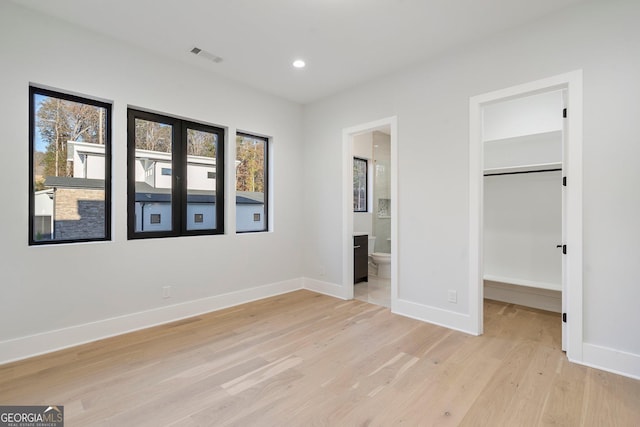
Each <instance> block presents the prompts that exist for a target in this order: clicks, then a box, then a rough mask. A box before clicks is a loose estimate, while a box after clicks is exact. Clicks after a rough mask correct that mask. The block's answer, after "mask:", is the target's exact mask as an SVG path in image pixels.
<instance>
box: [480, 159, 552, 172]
mask: <svg viewBox="0 0 640 427" xmlns="http://www.w3.org/2000/svg"><path fill="white" fill-rule="evenodd" d="M551 169H562V162H550V163H537V164H533V165H519V166H505V167H502V168H489V169H485V170H484V174H485V175H487V174H499V173H514V172H536V171H545V170H551Z"/></svg>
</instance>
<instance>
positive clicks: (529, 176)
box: [469, 71, 582, 359]
mask: <svg viewBox="0 0 640 427" xmlns="http://www.w3.org/2000/svg"><path fill="white" fill-rule="evenodd" d="M544 99H547V100H549V99H555V100H556V101H557V104H558V108H557V110H558V111H556V112H555V113H556V114H558V115H559V116H557V117H560V118H561V121H560V122H559V123H560V128H558V127H557V126H556V128H555V129H546V131H547V132H544V130H545V129H542V131H541V132H535V131H534V132H529V134H527V133H526V132H524V133H523V132H520V135H516V134H517V133H518V132H519V131H518V130H515V129H514V126H511V128H510V129H509V130H508V132H511V134H510V135H506V134H503V135H498V134H499V133H500V132H501V131H504V128H503V129H502V130H498V131H497V134H496V129H493V128H492V127H491V126H493V124H495V123H496V122H495V121H494V123H489V124H488V123H487V120H488V119H489V118H490V117H492V115H493V116H494V117H497V115H496V114H497V112H498V113H500V114H502V116H503V118H504V117H509V114H510V113H513V111H514V109H515V105H517V104H518V103H520V104H527V103H528V104H530V105H533V104H535V103H536V102H537V101H540V100H544ZM558 100H559V101H558ZM521 101H522V102H521ZM512 106H513V107H514V109H512V108H511V107H512ZM564 108H566V110H564ZM501 110H502V111H501ZM563 110H564V111H563ZM563 113H564V114H566V117H565V118H562V115H563ZM498 115H499V114H498ZM508 121H509V123H510V124H512V125H513V124H514V123H517V118H516V117H515V115H514V116H512V117H510V118H509V120H508ZM532 122H533V124H534V125H539V124H540V122H541V120H534V121H530V123H529V124H531V123H532ZM556 124H557V123H556ZM515 127H517V126H515ZM543 128H544V126H543ZM520 130H521V129H520ZM539 130H540V129H539ZM492 132H493V133H494V135H492V136H491V134H492ZM514 132H515V133H514ZM581 132H582V73H581V71H575V72H572V73H567V74H563V75H560V76H555V77H551V78H548V79H544V80H539V81H535V82H531V83H527V84H524V85H519V86H515V87H511V88H507V89H503V90H499V91H495V92H491V93H488V94H484V95H479V96H476V97H473V98H471V100H470V221H471V223H470V228H469V229H470V257H469V258H470V270H469V271H470V280H469V283H470V288H469V291H470V300H471V315H472V319H474V320H475V327H476V332H477V333H478V334H481V333H482V332H483V316H484V307H483V301H484V293H485V286H484V283H485V279H489V280H492V281H493V282H507V283H508V282H516V283H511V284H512V285H516V286H524V287H525V288H526V289H539V288H545V287H546V288H547V289H543V291H542V292H544V291H546V292H553V291H549V289H554V290H555V291H556V292H558V291H559V292H561V296H562V299H561V302H559V304H558V305H559V306H560V307H559V310H558V311H561V312H562V313H563V315H562V316H560V315H559V316H558V322H559V323H560V324H561V325H562V341H563V346H562V347H563V349H565V350H566V351H567V355H568V357H569V358H570V359H579V358H581V349H582V208H581V205H582V202H581V197H582V182H581V176H582V163H581V146H582V144H581V138H582V134H581ZM496 135H497V136H498V137H496ZM501 136H503V137H505V138H500V137H501ZM514 136H518V137H519V138H513V137H514ZM558 138H560V139H558ZM488 141H491V142H490V143H489V145H487V142H488ZM545 144H546V145H545ZM554 144H556V145H554ZM514 147H518V150H517V151H513V149H514ZM523 147H525V148H524V149H523ZM509 150H511V151H509ZM554 150H555V151H554ZM523 154H526V155H527V156H529V157H530V158H534V159H536V160H534V161H530V159H529V160H527V161H522V160H523V159H522V158H521V157H522V155H523ZM505 159H508V161H510V162H512V164H507V163H505ZM514 159H515V160H514ZM519 161H520V164H518V162H519ZM513 162H515V163H513ZM492 169H493V170H492ZM487 172H488V173H487ZM485 175H489V176H490V179H491V180H492V181H491V183H488V181H487V178H486V177H485ZM556 175H557V176H556ZM502 177H506V179H502ZM563 183H565V184H567V185H566V186H563ZM556 185H557V186H558V187H560V188H559V189H558V188H557V187H555V186H556ZM510 186H511V187H513V186H520V189H523V190H524V189H526V190H525V191H521V192H520V193H518V192H517V190H514V188H509V187H510ZM554 188H555V189H554ZM534 189H535V190H534ZM541 189H543V190H541ZM506 191H512V194H513V195H514V198H513V199H512V200H511V201H510V202H509V201H507V202H506V203H513V204H515V205H517V209H511V208H510V210H515V211H518V210H519V211H520V212H521V213H523V214H524V213H526V214H527V215H530V212H528V209H529V210H531V209H534V208H533V207H534V206H536V203H547V202H548V200H549V195H548V192H549V191H551V192H552V193H553V192H555V193H553V194H552V195H551V196H550V197H551V199H553V200H556V202H557V203H558V204H559V205H556V206H553V208H552V210H551V212H550V213H549V212H546V213H545V214H543V216H544V215H546V216H547V217H546V218H543V219H538V220H536V221H537V222H538V224H536V226H535V227H533V228H531V227H530V229H529V230H528V231H527V232H529V233H530V234H531V235H530V236H529V237H527V238H526V239H525V240H527V241H528V243H529V244H533V246H535V245H538V246H540V247H541V248H542V247H543V246H544V249H542V252H540V253H541V255H539V256H538V255H536V257H537V258H536V259H535V260H534V261H532V257H531V256H529V257H528V258H527V265H524V264H523V263H522V262H520V261H521V260H518V259H517V253H516V252H517V245H518V244H522V242H516V246H515V247H516V249H514V250H513V251H512V252H511V253H509V250H507V251H505V250H504V249H505V247H504V246H501V245H502V244H504V242H505V241H506V240H505V239H512V238H513V237H514V236H509V231H508V230H505V231H504V232H503V233H502V235H500V233H496V232H495V230H490V231H488V230H485V225H486V224H487V221H489V222H490V223H491V224H492V225H494V226H495V225H496V224H501V222H502V224H504V221H505V219H504V217H502V218H501V216H500V209H501V207H500V203H503V204H504V203H505V202H504V200H503V201H502V202H499V198H500V196H501V195H504V193H505V192H506ZM527 191H528V192H529V193H528V194H526V192H527ZM531 191H536V192H537V193H532V192H531ZM496 200H498V202H496ZM560 203H561V205H560ZM489 204H491V205H492V206H488V205H489ZM527 204H528V205H529V206H526V205H527ZM503 207H504V205H503ZM488 208H493V209H494V210H495V212H488V211H487V209H488ZM555 221H557V222H555ZM552 222H555V223H554V224H553V225H552V226H551V228H550V230H551V229H552V230H551V231H550V232H549V233H550V235H552V234H553V235H555V236H556V237H557V240H559V241H557V242H555V241H554V242H551V241H549V238H548V236H547V237H546V240H547V241H545V239H544V238H543V239H539V237H540V233H539V232H538V231H539V230H537V229H536V227H537V226H539V225H540V223H546V225H545V227H548V226H549V224H550V223H552ZM554 227H555V228H554ZM520 231H522V230H519V231H518V233H519V232H520ZM485 233H486V236H485ZM536 233H537V234H536ZM554 233H555V234H554ZM519 237H522V236H519ZM501 239H502V240H501ZM501 242H502V243H501ZM513 243H514V242H509V245H511V244H513ZM491 245H494V246H491ZM550 245H553V247H552V248H551V247H550ZM556 246H559V247H558V248H556ZM529 249H530V248H529ZM551 249H553V251H552V250H551ZM554 251H561V252H554ZM562 252H564V254H562V255H560V253H562ZM500 254H502V256H506V257H511V258H513V259H508V260H507V262H506V263H505V264H506V265H507V266H506V267H504V268H502V267H500V266H499V265H498V264H499V262H498V263H497V262H496V259H498V258H497V255H500ZM556 254H558V255H557V256H558V257H559V258H554V256H555V255H556ZM533 258H535V257H533ZM549 260H552V261H550V262H549ZM519 263H520V264H522V265H520V266H518V264H519ZM525 270H526V271H527V272H526V273H523V272H524V271H525ZM514 276H516V277H514ZM517 276H519V277H517ZM491 292H495V289H492V290H491ZM539 308H540V307H539ZM563 318H564V319H565V320H567V322H563V320H562V319H563Z"/></svg>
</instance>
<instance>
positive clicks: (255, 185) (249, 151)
mask: <svg viewBox="0 0 640 427" xmlns="http://www.w3.org/2000/svg"><path fill="white" fill-rule="evenodd" d="M268 155H269V139H268V138H266V137H262V136H256V135H251V134H248V133H238V134H237V135H236V232H238V233H246V232H259V231H267V230H268V227H269V222H268V219H267V217H268V212H269V209H268V205H269V197H268V196H269V194H268V188H269V181H268V178H269V171H268V168H269V158H268Z"/></svg>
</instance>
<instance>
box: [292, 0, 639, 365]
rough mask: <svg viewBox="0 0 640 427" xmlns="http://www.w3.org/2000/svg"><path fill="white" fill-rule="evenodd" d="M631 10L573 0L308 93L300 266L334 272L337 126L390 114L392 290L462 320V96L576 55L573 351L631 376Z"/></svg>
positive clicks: (420, 307) (634, 309)
mask: <svg viewBox="0 0 640 427" xmlns="http://www.w3.org/2000/svg"><path fill="white" fill-rule="evenodd" d="M639 20H640V3H639V2H637V1H632V0H628V1H624V0H623V1H617V0H613V1H606V2H594V3H587V4H584V5H579V6H576V7H574V8H570V9H566V10H565V11H564V12H562V13H556V14H554V15H553V16H549V17H547V18H545V19H543V20H540V21H537V22H535V23H532V24H530V25H528V26H525V27H521V28H518V29H515V30H511V31H508V32H505V33H502V34H498V35H496V36H495V37H493V38H491V39H488V40H482V41H477V42H475V43H473V44H471V45H469V46H466V47H465V48H462V49H460V50H458V51H456V52H450V53H449V54H448V55H443V56H442V57H440V58H438V59H437V60H434V61H431V62H429V63H425V64H422V65H419V66H415V67H413V68H411V69H409V70H406V71H405V72H402V73H397V74H394V75H391V76H388V77H385V78H381V79H379V80H377V81H374V82H371V83H369V84H364V85H362V86H360V87H357V88H354V89H352V90H350V91H348V92H345V93H341V94H339V95H336V96H333V97H330V98H327V99H325V100H323V101H320V102H317V103H314V104H312V105H309V106H307V107H305V114H304V120H305V128H304V132H305V135H306V138H307V140H306V150H305V153H304V155H305V166H306V167H305V179H306V185H305V187H306V189H307V191H306V192H305V208H306V214H305V217H307V218H308V220H309V222H310V223H312V224H314V225H315V226H314V227H313V228H310V229H309V234H310V236H309V237H310V240H312V241H314V242H317V244H316V245H314V246H311V247H309V251H308V252H307V253H306V254H305V255H306V256H305V271H306V274H307V275H309V276H311V277H318V275H319V266H320V265H323V266H325V268H326V277H325V278H324V280H325V281H329V282H332V283H334V284H336V285H342V283H341V277H342V276H341V272H342V263H343V259H342V256H341V252H340V251H339V250H337V249H336V248H338V247H340V245H342V244H343V243H344V242H342V240H341V215H342V213H341V209H342V203H341V199H340V195H341V192H340V189H341V188H342V185H343V177H342V173H341V169H340V165H341V160H342V159H341V153H342V149H341V143H342V138H341V133H342V130H343V129H344V128H346V127H352V126H356V125H358V124H361V123H365V122H370V121H374V120H378V119H380V118H383V117H390V116H394V115H397V117H398V130H399V153H398V156H399V158H398V161H399V170H398V183H399V197H398V203H399V208H398V209H399V212H398V213H397V214H398V215H399V227H398V234H399V237H398V240H399V241H398V245H399V246H398V250H399V265H398V292H399V297H400V299H401V300H404V301H407V302H409V303H410V304H411V307H412V308H413V309H415V310H414V311H413V312H412V313H410V314H412V315H414V316H416V317H423V318H426V319H428V320H430V321H434V322H439V323H445V324H448V325H450V326H454V327H459V328H461V329H464V327H465V325H466V324H467V323H465V322H466V319H468V315H469V312H470V310H469V300H468V286H469V284H468V277H469V274H468V271H467V270H468V260H469V248H468V224H469V218H468V198H469V188H468V182H469V173H468V169H469V164H468V160H469V159H468V146H469V113H468V111H469V98H470V97H471V96H474V95H479V94H483V93H486V92H489V91H492V90H497V89H502V88H506V87H510V86H513V85H516V84H520V83H525V82H529V81H534V80H538V79H541V78H545V77H549V76H554V75H557V74H562V73H565V72H568V71H572V70H576V69H583V70H584V100H585V101H584V123H585V125H584V141H583V144H584V145H583V147H584V148H583V153H584V158H583V167H584V181H583V184H584V199H583V200H584V315H585V319H584V320H585V322H584V337H585V354H584V360H583V362H584V363H589V364H593V365H598V366H601V367H605V368H607V369H610V370H616V369H617V370H619V371H622V372H626V373H627V374H633V375H636V376H640V362H639V360H640V339H639V338H638V334H637V332H636V331H635V330H634V327H635V325H639V324H640V310H638V301H640V286H638V279H637V278H638V277H640V264H639V263H638V262H637V259H638V254H640V223H639V222H638V221H637V218H638V216H640V215H639V214H640V192H638V191H637V189H636V184H637V183H638V182H640V168H638V166H637V163H638V159H639V158H640V144H638V143H637V141H638V135H640V121H639V120H638V119H637V118H638V117H640V103H639V102H638V100H637V96H636V95H637V94H640V78H639V77H638V76H640V56H639V55H638V54H637V53H638V52H640V27H639V26H638V25H637V22H638V21H639ZM569 114H571V112H569ZM447 290H456V291H457V293H458V303H457V304H452V303H449V302H448V301H447ZM612 313H615V315H612ZM456 322H457V323H456ZM618 356H619V359H618V360H623V359H624V360H626V361H627V362H628V363H626V365H625V364H624V363H623V364H621V363H615V362H612V360H614V359H615V357H618ZM622 365H624V366H622Z"/></svg>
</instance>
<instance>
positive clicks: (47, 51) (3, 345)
mask: <svg viewBox="0 0 640 427" xmlns="http://www.w3.org/2000/svg"><path fill="white" fill-rule="evenodd" d="M0 61H1V63H2V79H0V92H1V93H2V100H1V101H0V117H2V126H0V141H3V142H6V143H5V144H3V150H4V156H5V158H7V159H11V161H9V162H6V164H5V166H4V167H3V168H1V172H0V180H1V181H2V182H3V183H4V184H3V196H2V197H3V208H2V209H0V224H2V233H1V234H2V239H1V242H2V243H0V245H1V246H2V253H3V256H2V257H1V258H0V283H1V286H0V363H1V362H2V361H3V360H9V359H11V358H17V357H23V356H25V354H24V352H22V353H21V350H20V349H19V347H20V346H21V345H22V344H24V343H25V342H26V341H28V342H29V343H31V344H33V346H32V347H29V348H30V349H31V351H35V352H38V351H44V350H45V349H44V348H43V347H46V346H47V345H49V347H52V348H55V346H61V345H66V344H69V343H71V342H72V341H73V339H75V338H78V339H80V340H86V339H92V338H96V337H98V336H100V334H101V333H103V334H111V333H117V332H119V331H122V330H126V329H128V328H134V327H136V325H138V326H139V325H143V324H144V323H145V319H143V317H144V316H147V315H148V317H149V318H150V319H153V321H155V322H161V321H166V320H169V319H170V318H171V317H172V316H175V315H176V313H178V312H179V313H180V316H186V315H189V314H192V313H193V311H194V310H195V308H194V309H192V308H190V307H196V306H197V308H198V309H201V310H204V311H206V310H207V309H210V307H211V306H210V305H207V304H206V303H202V304H200V305H198V304H195V303H194V304H193V305H188V304H187V303H188V302H193V301H205V302H206V301H209V300H208V299H207V298H209V299H211V298H213V297H216V296H222V297H221V298H222V300H224V301H227V302H228V301H231V300H233V301H238V298H239V299H242V298H244V299H247V298H255V297H259V296H261V295H262V296H264V295H265V294H268V293H269V292H271V293H272V292H273V290H274V289H276V290H280V291H281V290H283V289H288V288H290V287H291V286H293V285H291V286H289V285H286V286H284V285H282V286H280V285H279V284H281V283H285V284H289V283H294V282H290V281H292V280H294V279H295V280H298V278H300V277H301V276H302V267H301V266H302V258H301V250H300V248H301V247H303V246H304V245H303V243H302V237H303V236H304V234H303V233H302V228H301V218H302V216H301V215H300V208H299V205H300V201H301V200H302V194H303V186H302V182H301V180H300V179H299V178H300V176H302V173H303V167H302V161H301V160H302V149H303V147H302V145H301V144H300V141H301V140H302V139H303V138H302V137H303V134H302V132H301V120H302V111H301V107H300V106H299V105H297V104H294V103H291V102H288V101H284V100H281V99H279V98H276V97H273V96H270V95H267V94H263V93H261V92H258V91H255V90H253V89H250V88H247V87H245V86H241V85H238V84H236V83H234V82H232V81H229V80H225V79H222V78H216V77H215V76H214V75H212V74H211V73H209V72H205V71H203V70H199V69H196V68H193V67H190V66H187V65H184V64H182V63H178V62H171V61H168V60H165V59H163V58H161V57H158V56H156V55H154V54H151V53H148V52H146V51H144V50H140V49H137V48H134V47H131V46H129V45H125V44H123V43H121V42H118V41H115V40H112V39H109V38H106V37H103V36H100V35H97V34H95V33H91V32H88V31H85V30H83V29H79V28H76V27H72V26H70V25H68V24H65V23H63V22H61V21H58V20H56V19H54V18H51V17H45V16H43V15H40V14H37V13H35V12H31V11H29V10H27V9H23V8H21V7H18V6H16V5H14V4H13V3H10V2H0ZM222 66H224V64H223V65H222ZM30 82H33V83H37V84H40V85H46V86H49V87H52V88H57V89H61V90H68V91H73V92H75V93H78V94H84V95H89V96H93V97H98V98H101V99H106V100H110V101H112V102H113V174H112V175H113V221H112V223H113V224H112V225H113V240H112V241H111V242H100V243H90V244H69V245H56V246H40V247H29V246H28V244H27V238H28V231H27V230H28V209H27V206H28V191H27V188H28V181H27V180H28V177H29V170H28V149H27V147H28V141H29V138H28V128H29V124H28V114H27V112H28V101H29V95H28V94H29V92H28V87H29V83H30ZM128 105H131V106H135V107H139V108H145V109H151V110H155V111H158V112H162V113H166V114H169V115H177V116H180V117H185V118H189V119H192V120H195V121H203V122H206V123H212V124H215V125H220V126H225V127H228V130H227V148H228V149H227V152H226V154H227V155H228V156H227V162H229V163H228V164H233V159H234V158H235V143H234V141H235V139H234V136H233V135H234V133H235V129H236V128H241V129H243V130H246V131H253V132H256V133H257V134H260V135H269V136H270V137H272V138H273V167H274V171H273V180H272V181H273V183H272V185H273V192H272V193H271V194H272V195H273V196H274V198H273V200H274V203H275V205H274V206H273V212H274V224H273V232H269V233H259V234H250V235H242V236H237V235H236V234H235V204H234V203H233V200H234V199H235V198H234V193H233V180H232V179H231V178H232V177H233V170H234V168H227V172H228V174H227V175H226V177H227V179H228V183H231V184H230V185H228V186H227V189H228V190H229V191H228V192H227V194H226V200H227V215H226V217H227V222H226V230H227V233H228V234H227V235H219V236H199V237H184V238H167V239H147V240H133V241H129V240H127V206H126V195H127V128H126V123H127V106H128ZM9 141H11V143H9ZM230 200H231V201H232V202H231V203H229V201H230ZM305 241H307V242H308V240H307V239H305ZM162 286H171V287H172V288H171V298H169V299H163V298H162V291H161V287H162ZM260 286H266V289H267V290H266V291H264V292H262V291H259V290H257V291H253V290H252V289H253V288H254V287H260ZM260 289H262V288H260ZM230 293H237V294H238V295H241V297H238V298H235V299H234V298H232V297H229V295H235V294H230ZM179 303H185V304H186V305H181V306H173V304H179ZM170 306H171V307H170ZM163 310H165V311H163ZM172 310H173V311H172ZM136 313H138V314H139V313H143V314H141V315H138V316H137V317H136ZM118 316H129V317H126V318H119V319H121V320H118V321H116V320H114V321H111V323H109V322H106V323H100V321H103V320H105V319H112V318H116V317H118ZM122 319H124V320H122ZM136 319H137V320H136ZM134 320H136V321H137V322H138V323H136V322H134ZM91 322H98V323H91ZM107 324H108V325H111V326H110V327H109V328H106V329H105V328H103V329H100V328H102V326H103V325H107ZM82 325H85V327H84V329H83V327H81V326H82ZM114 325H115V326H114ZM65 328H66V329H65ZM91 328H93V329H91ZM60 329H61V330H63V332H60V333H59V334H58V335H56V336H64V339H66V340H67V341H64V340H63V341H60V342H57V341H55V342H54V340H52V342H51V343H49V344H46V343H45V341H46V336H42V335H34V334H43V333H46V332H48V331H52V330H60ZM64 331H70V332H69V333H65V332H64ZM74 331H76V332H77V331H80V332H81V331H84V332H83V333H80V332H78V334H76V335H74V333H75V332H74ZM25 351H29V350H28V349H26V350H25Z"/></svg>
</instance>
